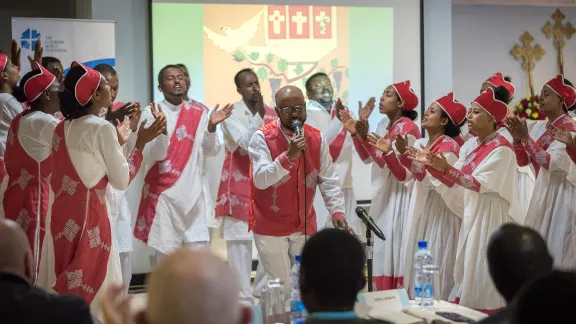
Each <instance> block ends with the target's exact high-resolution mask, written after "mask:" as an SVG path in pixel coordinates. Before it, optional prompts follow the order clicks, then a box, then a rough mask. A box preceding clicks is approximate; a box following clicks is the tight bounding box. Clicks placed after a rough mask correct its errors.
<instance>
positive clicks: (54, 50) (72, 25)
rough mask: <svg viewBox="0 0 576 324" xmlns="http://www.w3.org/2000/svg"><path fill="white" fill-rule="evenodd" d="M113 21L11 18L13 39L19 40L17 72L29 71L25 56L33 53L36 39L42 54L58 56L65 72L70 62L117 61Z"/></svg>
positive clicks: (92, 64) (90, 63)
mask: <svg viewBox="0 0 576 324" xmlns="http://www.w3.org/2000/svg"><path fill="white" fill-rule="evenodd" d="M115 26H116V23H115V22H114V21H97V20H78V19H49V18H48V19H45V18H12V39H15V40H16V41H18V42H19V45H20V47H21V49H22V51H21V55H20V62H21V64H20V65H21V71H20V75H24V74H25V73H27V72H29V71H30V64H28V59H27V58H26V57H27V56H28V55H31V56H34V48H35V46H36V41H37V40H38V39H40V40H41V41H42V47H44V57H48V56H52V57H55V58H57V59H59V60H60V61H61V62H62V65H63V66H64V72H65V73H67V72H68V68H69V67H70V64H72V62H73V61H78V62H81V63H84V64H86V65H87V66H89V67H94V66H96V65H98V64H101V63H106V64H109V65H111V66H115V65H116V64H115V63H116V59H115V58H116V47H115Z"/></svg>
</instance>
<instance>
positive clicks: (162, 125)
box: [136, 116, 166, 149]
mask: <svg viewBox="0 0 576 324" xmlns="http://www.w3.org/2000/svg"><path fill="white" fill-rule="evenodd" d="M145 125H146V120H143V121H142V123H141V124H140V129H138V138H137V139H136V147H137V148H139V149H144V146H145V145H146V144H148V143H150V142H151V141H153V140H154V139H155V138H156V137H158V136H160V134H162V133H164V131H165V130H166V117H164V116H162V117H160V118H157V119H156V120H154V122H153V123H152V125H150V126H149V127H147V128H146V127H145Z"/></svg>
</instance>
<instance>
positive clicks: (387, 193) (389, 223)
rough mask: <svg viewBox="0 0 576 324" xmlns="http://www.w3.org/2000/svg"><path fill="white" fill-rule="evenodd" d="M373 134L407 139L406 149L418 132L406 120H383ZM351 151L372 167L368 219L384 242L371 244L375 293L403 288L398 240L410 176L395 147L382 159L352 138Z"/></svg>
mask: <svg viewBox="0 0 576 324" xmlns="http://www.w3.org/2000/svg"><path fill="white" fill-rule="evenodd" d="M376 133H377V134H378V135H380V136H389V137H390V138H392V139H395V138H396V136H397V135H401V136H402V137H404V136H408V145H413V144H414V142H415V141H416V139H418V138H420V129H419V128H418V126H417V125H416V124H415V123H414V122H413V121H412V120H410V119H409V118H406V117H402V118H400V119H398V120H397V121H396V122H394V123H393V124H391V125H390V121H389V119H388V118H387V117H384V118H383V119H382V120H381V121H380V123H379V124H378V128H377V129H376ZM353 140H354V147H355V148H356V152H358V154H359V155H360V158H361V159H362V160H363V161H364V163H366V164H368V163H372V176H371V177H372V192H373V193H374V194H373V196H372V204H371V206H370V216H371V217H372V218H373V219H374V220H375V221H376V224H377V225H378V227H380V229H382V231H383V233H384V236H386V239H387V241H386V242H383V241H382V240H380V239H378V238H376V239H375V240H374V275H373V285H374V289H375V290H387V289H397V288H402V287H404V269H403V268H404V260H402V259H401V255H402V254H403V253H402V236H403V235H404V233H405V224H406V219H407V217H408V211H409V208H410V195H411V188H409V187H408V186H407V185H406V183H407V182H408V181H410V180H411V177H412V175H411V172H410V171H409V170H408V169H406V168H405V167H404V166H403V165H402V164H401V163H400V161H399V160H398V157H397V156H396V153H395V151H396V143H395V142H394V143H393V145H392V148H393V149H392V150H391V151H390V152H389V153H388V154H386V155H384V154H382V153H381V152H380V151H376V149H375V148H374V147H372V146H371V145H370V144H369V143H368V141H367V140H366V141H363V140H362V138H361V137H360V136H354V137H353Z"/></svg>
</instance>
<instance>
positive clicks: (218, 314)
mask: <svg viewBox="0 0 576 324" xmlns="http://www.w3.org/2000/svg"><path fill="white" fill-rule="evenodd" d="M239 291H240V288H239V285H238V282H237V281H236V275H235V274H234V273H233V272H232V270H231V268H230V267H229V266H228V265H227V264H226V262H224V261H223V260H222V259H220V258H219V257H218V256H216V255H214V254H213V253H211V252H209V251H194V250H190V249H179V250H177V251H175V252H174V253H172V254H170V255H169V256H167V257H166V258H164V259H162V261H161V262H160V264H158V266H157V267H156V269H154V271H153V272H152V274H151V275H150V278H149V280H148V306H147V308H146V311H145V316H144V317H145V321H146V323H148V324H162V323H170V324H194V323H198V324H239V323H247V322H249V321H250V310H248V309H243V308H242V307H241V306H240V304H239V300H238V293H239Z"/></svg>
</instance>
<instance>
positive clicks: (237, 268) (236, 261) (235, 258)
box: [226, 241, 254, 306]
mask: <svg viewBox="0 0 576 324" xmlns="http://www.w3.org/2000/svg"><path fill="white" fill-rule="evenodd" d="M226 249H227V252H228V264H229V265H230V267H231V268H232V270H234V272H236V275H237V276H238V281H239V282H240V294H239V297H240V303H241V304H243V305H247V306H251V305H252V304H254V297H253V295H252V285H251V284H250V279H251V278H250V277H251V276H250V274H251V273H252V241H226Z"/></svg>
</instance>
